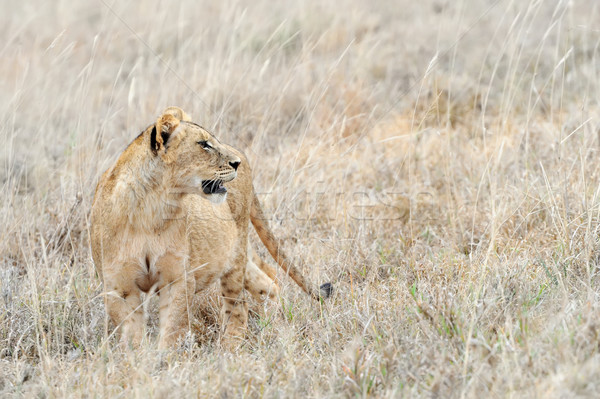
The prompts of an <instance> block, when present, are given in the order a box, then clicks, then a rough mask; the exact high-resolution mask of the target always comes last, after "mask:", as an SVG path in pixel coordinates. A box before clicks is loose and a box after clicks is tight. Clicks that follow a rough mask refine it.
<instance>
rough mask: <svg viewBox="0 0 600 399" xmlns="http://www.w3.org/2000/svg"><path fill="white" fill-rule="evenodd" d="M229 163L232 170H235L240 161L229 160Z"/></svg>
mask: <svg viewBox="0 0 600 399" xmlns="http://www.w3.org/2000/svg"><path fill="white" fill-rule="evenodd" d="M229 165H231V167H232V168H233V170H237V168H238V166H240V161H234V162H229Z"/></svg>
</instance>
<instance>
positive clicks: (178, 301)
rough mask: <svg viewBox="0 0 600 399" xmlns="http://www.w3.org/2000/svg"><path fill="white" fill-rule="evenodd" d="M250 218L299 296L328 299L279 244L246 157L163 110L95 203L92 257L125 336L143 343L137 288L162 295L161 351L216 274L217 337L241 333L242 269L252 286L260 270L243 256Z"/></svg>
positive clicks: (173, 110)
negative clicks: (219, 297) (218, 291)
mask: <svg viewBox="0 0 600 399" xmlns="http://www.w3.org/2000/svg"><path fill="white" fill-rule="evenodd" d="M249 221H252V224H253V225H254V228H255V229H256V232H257V233H258V235H259V237H260V239H261V240H262V242H263V244H264V245H265V246H266V248H267V249H268V251H269V252H270V253H271V255H272V256H273V258H274V259H275V260H276V261H277V263H278V264H279V265H280V266H281V267H282V268H283V269H284V270H285V271H286V273H287V274H289V275H290V277H291V278H292V279H293V280H294V281H295V282H296V283H297V284H298V285H299V286H300V287H301V288H302V289H303V290H304V291H305V292H306V293H308V294H309V295H311V296H312V297H315V298H320V297H327V296H329V294H330V293H331V285H330V284H323V285H322V286H321V288H320V289H319V290H316V289H313V288H312V287H311V286H310V285H309V284H307V282H306V280H305V279H304V277H303V276H302V275H301V274H300V272H299V271H298V270H297V269H296V267H294V266H293V265H292V264H291V263H290V262H289V261H288V260H287V258H286V256H285V255H284V254H283V252H282V251H281V249H280V247H279V244H278V242H277V240H276V239H275V238H274V236H273V233H272V232H271V230H270V229H269V227H268V225H267V224H266V221H265V218H264V216H263V212H262V208H261V206H260V203H259V201H258V199H257V197H256V195H255V193H254V188H253V185H252V172H251V169H250V166H249V165H248V162H247V160H246V158H245V156H244V155H243V154H242V153H241V152H240V151H238V150H236V149H234V148H232V147H230V146H227V145H224V144H222V143H220V142H219V141H218V140H217V139H216V138H215V137H214V136H213V135H212V134H210V133H209V132H207V131H206V130H205V129H204V128H202V127H201V126H199V125H197V124H195V123H193V122H191V120H190V118H189V116H188V115H187V114H186V113H185V112H184V111H183V110H181V109H180V108H177V107H169V108H167V109H166V110H165V111H164V112H163V114H162V115H161V116H160V117H159V118H158V120H157V121H156V123H155V124H153V125H151V126H149V127H148V128H146V129H145V130H144V131H143V132H142V133H141V134H140V135H139V136H138V137H137V138H136V139H135V140H133V142H132V143H131V144H129V146H128V147H127V148H126V149H125V151H124V152H123V153H122V154H121V156H120V157H119V159H118V160H117V162H116V163H115V164H114V165H113V166H112V167H111V168H109V169H108V170H107V171H106V172H105V173H104V174H103V175H102V177H101V179H100V181H99V182H98V186H97V187H96V194H95V196H94V202H93V205H92V213H91V245H92V257H93V259H94V264H95V265H96V270H97V271H98V274H99V275H100V277H101V278H103V281H104V290H105V292H106V295H105V304H106V309H107V312H108V315H109V317H110V319H111V320H112V322H113V323H114V324H115V326H116V327H117V328H121V329H122V331H121V333H122V334H121V340H122V342H123V343H125V344H127V343H130V344H132V345H134V346H137V345H139V343H140V342H141V340H142V337H143V310H142V306H141V298H140V294H141V293H142V292H149V291H151V290H153V289H156V290H157V292H158V293H159V298H160V299H159V318H160V339H159V348H167V347H169V346H171V345H172V344H173V343H175V342H176V341H177V340H178V339H179V338H180V337H181V336H182V334H183V333H184V332H185V331H186V330H187V329H188V322H189V320H188V314H189V305H190V304H191V303H192V295H193V294H194V293H195V292H197V291H199V290H201V289H203V288H205V287H207V286H208V285H209V284H211V283H212V282H213V281H215V280H217V279H220V280H221V293H222V295H223V299H224V300H223V307H222V310H221V318H222V327H223V337H222V340H223V342H224V343H225V344H226V345H227V344H231V342H233V341H235V338H239V337H241V336H243V334H244V332H245V329H246V325H247V317H248V315H247V313H248V308H247V304H246V302H245V301H244V300H243V298H242V295H241V294H242V289H243V288H244V284H245V281H244V280H245V277H246V276H248V279H249V281H247V282H246V286H247V288H248V289H249V290H250V291H251V292H252V289H253V288H255V287H253V285H252V281H251V279H252V278H253V277H252V276H256V275H258V276H259V278H258V279H260V273H263V272H262V271H261V270H260V269H259V268H258V267H257V266H256V263H259V264H261V263H263V262H260V261H256V262H251V261H250V262H249V259H248V256H247V254H248V251H247V248H248V224H249ZM247 264H249V265H250V266H249V268H250V269H249V270H248V271H247V270H246V266H247ZM257 273H258V274H257ZM263 276H264V273H263ZM269 281H270V280H269ZM261 284H263V285H265V283H264V281H263V282H262V283H261ZM254 291H255V292H252V293H253V294H256V293H257V292H258V293H259V294H264V293H265V292H263V291H264V290H263V289H259V290H256V289H254Z"/></svg>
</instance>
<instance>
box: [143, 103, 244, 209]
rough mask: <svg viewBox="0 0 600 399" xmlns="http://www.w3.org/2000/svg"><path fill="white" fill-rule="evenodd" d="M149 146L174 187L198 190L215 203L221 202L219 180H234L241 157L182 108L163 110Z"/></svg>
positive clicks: (223, 196)
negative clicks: (168, 173) (192, 119)
mask: <svg viewBox="0 0 600 399" xmlns="http://www.w3.org/2000/svg"><path fill="white" fill-rule="evenodd" d="M150 146H151V149H152V151H153V152H154V153H155V154H156V155H159V156H160V157H161V159H162V160H163V162H164V164H165V166H166V168H167V170H168V171H169V172H170V175H169V177H170V179H171V184H172V187H173V188H174V189H175V190H180V192H188V193H189V192H198V193H200V194H201V195H203V196H204V197H206V198H208V199H209V200H210V201H212V202H214V203H217V204H220V203H222V202H224V201H225V199H226V198H227V189H226V188H225V186H224V185H223V183H225V182H228V181H231V180H233V179H235V177H236V176H237V168H238V166H239V164H240V162H241V160H240V158H239V157H237V156H236V155H235V154H234V153H233V152H232V151H231V150H229V149H228V148H227V147H225V146H224V145H223V144H221V143H220V142H219V140H217V139H216V137H214V136H213V135H212V134H210V133H209V132H207V131H206V130H205V129H204V128H202V127H201V126H200V125H197V124H195V123H193V122H192V121H191V120H190V117H189V116H188V115H187V114H186V113H185V112H183V110H181V109H179V108H177V107H169V108H167V109H166V110H165V111H164V112H163V114H162V115H161V116H160V117H159V118H158V120H157V122H156V125H155V126H154V127H153V128H152V131H151V136H150Z"/></svg>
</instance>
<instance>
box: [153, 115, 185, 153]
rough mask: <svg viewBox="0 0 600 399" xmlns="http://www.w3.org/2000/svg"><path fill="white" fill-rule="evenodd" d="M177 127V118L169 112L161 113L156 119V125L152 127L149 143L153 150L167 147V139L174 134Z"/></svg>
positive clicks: (170, 138)
mask: <svg viewBox="0 0 600 399" xmlns="http://www.w3.org/2000/svg"><path fill="white" fill-rule="evenodd" d="M178 127H179V119H177V118H175V117H174V116H173V115H171V114H163V115H161V116H160V117H159V118H158V120H157V121H156V125H155V126H154V128H153V129H152V133H151V139H150V144H151V146H152V149H153V150H154V151H158V150H159V149H161V148H165V149H166V148H167V147H168V145H169V141H170V140H172V139H173V136H174V135H175V134H176V133H175V131H176V130H177V128H178Z"/></svg>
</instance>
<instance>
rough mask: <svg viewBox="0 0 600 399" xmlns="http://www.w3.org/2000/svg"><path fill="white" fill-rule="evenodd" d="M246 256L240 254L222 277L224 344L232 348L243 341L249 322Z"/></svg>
mask: <svg viewBox="0 0 600 399" xmlns="http://www.w3.org/2000/svg"><path fill="white" fill-rule="evenodd" d="M245 268H246V256H245V252H244V255H238V256H237V257H236V262H235V264H234V267H233V268H231V269H230V270H229V271H228V272H227V273H225V274H224V275H223V276H222V277H221V294H222V295H223V307H222V308H221V320H222V326H223V327H222V330H223V337H222V344H223V345H224V346H225V347H228V348H230V349H232V348H235V347H236V346H237V345H239V344H240V343H241V341H242V340H243V338H244V336H245V334H246V327H247V324H248V303H247V302H246V300H245V298H244V292H243V288H244V273H245Z"/></svg>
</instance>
